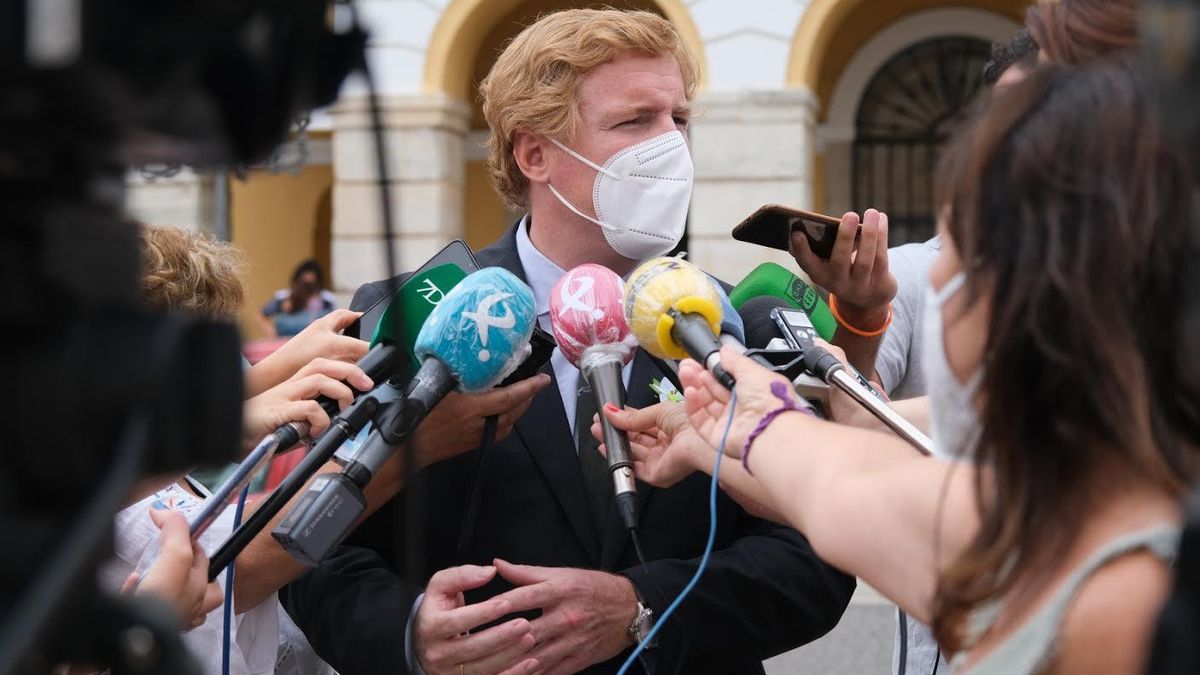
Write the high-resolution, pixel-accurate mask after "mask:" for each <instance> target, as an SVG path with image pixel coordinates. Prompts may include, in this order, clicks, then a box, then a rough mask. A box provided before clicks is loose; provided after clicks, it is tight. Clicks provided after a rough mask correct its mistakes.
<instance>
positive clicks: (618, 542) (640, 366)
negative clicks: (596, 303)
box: [600, 349, 662, 570]
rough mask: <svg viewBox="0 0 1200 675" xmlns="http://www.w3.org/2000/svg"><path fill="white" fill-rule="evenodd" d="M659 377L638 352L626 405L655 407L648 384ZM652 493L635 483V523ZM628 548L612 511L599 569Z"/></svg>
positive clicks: (612, 563)
mask: <svg viewBox="0 0 1200 675" xmlns="http://www.w3.org/2000/svg"><path fill="white" fill-rule="evenodd" d="M661 377H662V373H659V372H658V368H656V367H655V365H654V363H653V362H651V361H650V359H649V358H647V357H646V353H645V352H644V351H642V350H641V349H638V350H637V354H636V355H635V356H634V359H633V370H632V371H631V372H630V373H629V391H628V392H627V394H626V396H625V402H626V405H628V406H629V407H631V408H638V409H640V408H646V407H649V406H652V405H654V404H655V403H658V396H657V395H656V394H655V393H654V392H653V391H652V390H651V389H650V381H651V380H653V379H655V378H661ZM655 490H656V488H654V486H652V485H648V484H646V483H643V482H642V481H640V480H639V481H638V482H637V513H638V519H639V521H640V520H641V519H642V518H643V517H644V516H645V513H646V506H647V504H649V503H650V497H651V496H652V495H653V494H654V492H655ZM628 545H629V532H627V531H626V530H625V526H624V525H623V524H622V523H621V519H620V518H619V517H618V516H617V512H616V509H613V511H612V513H611V514H609V518H608V526H607V527H606V529H605V532H604V542H603V544H602V546H601V549H600V568H601V569H605V570H608V569H612V568H613V567H614V566H615V565H616V564H617V561H618V560H620V558H621V554H622V553H624V551H625V548H626V547H627V546H628Z"/></svg>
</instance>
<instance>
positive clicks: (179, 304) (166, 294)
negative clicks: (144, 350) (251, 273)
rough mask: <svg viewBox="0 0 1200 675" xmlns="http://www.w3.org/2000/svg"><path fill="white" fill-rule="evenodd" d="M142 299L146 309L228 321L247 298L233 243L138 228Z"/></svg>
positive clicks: (241, 259)
mask: <svg viewBox="0 0 1200 675" xmlns="http://www.w3.org/2000/svg"><path fill="white" fill-rule="evenodd" d="M140 229H141V242H142V278H141V282H140V287H141V293H142V297H143V298H144V299H145V301H146V304H148V305H149V306H150V307H152V308H154V309H157V310H162V311H182V312H191V313H194V314H199V315H202V316H206V317H209V318H214V319H231V318H233V316H234V315H235V314H237V312H238V310H240V309H241V307H242V303H243V302H244V301H245V298H246V288H245V286H244V284H243V283H242V273H243V272H244V271H245V269H246V262H245V257H244V256H243V255H242V252H241V251H239V250H238V249H237V248H236V247H234V246H233V245H232V244H228V243H226V242H222V241H218V240H216V239H214V238H213V237H211V236H210V235H207V234H193V233H191V232H187V231H185V230H182V229H179V228H177V227H169V226H162V225H141V226H140Z"/></svg>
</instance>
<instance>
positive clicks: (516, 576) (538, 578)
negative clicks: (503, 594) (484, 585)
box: [493, 558, 554, 586]
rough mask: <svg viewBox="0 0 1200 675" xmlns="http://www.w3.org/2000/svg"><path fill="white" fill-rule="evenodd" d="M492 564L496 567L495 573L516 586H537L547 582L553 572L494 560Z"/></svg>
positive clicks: (497, 559)
mask: <svg viewBox="0 0 1200 675" xmlns="http://www.w3.org/2000/svg"><path fill="white" fill-rule="evenodd" d="M493 563H494V564H495V565H496V572H498V573H499V574H500V576H502V577H504V578H505V579H507V580H509V581H511V582H512V583H514V584H517V585H518V586H525V585H528V584H537V583H541V582H543V581H549V580H550V579H551V578H552V576H553V574H554V570H553V569H552V568H549V567H535V566H533V565H516V564H513V563H510V562H508V561H507V560H501V559H500V558H496V559H495V560H494V561H493Z"/></svg>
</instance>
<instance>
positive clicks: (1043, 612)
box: [950, 525, 1181, 675]
mask: <svg viewBox="0 0 1200 675" xmlns="http://www.w3.org/2000/svg"><path fill="white" fill-rule="evenodd" d="M1180 532H1181V530H1180V528H1179V527H1178V526H1175V525H1160V526H1156V527H1153V528H1149V529H1145V530H1140V531H1137V532H1131V533H1129V534H1126V535H1122V536H1120V537H1117V538H1116V539H1114V540H1112V541H1110V542H1108V543H1107V544H1105V545H1103V546H1101V547H1100V548H1099V549H1097V550H1096V551H1095V552H1094V553H1092V554H1091V555H1090V556H1089V557H1088V559H1087V560H1085V561H1084V562H1083V564H1082V565H1080V566H1079V567H1077V568H1076V569H1075V570H1073V571H1072V572H1071V574H1070V575H1069V576H1067V578H1066V580H1065V581H1064V582H1063V583H1062V585H1061V586H1060V587H1059V588H1058V589H1057V590H1056V591H1055V592H1054V594H1053V595H1052V596H1051V597H1050V600H1049V601H1048V602H1046V604H1045V605H1044V606H1042V607H1041V608H1040V609H1039V610H1038V611H1037V612H1036V613H1034V614H1033V615H1032V616H1030V617H1029V618H1028V619H1026V620H1025V623H1024V624H1022V625H1021V626H1020V627H1019V628H1018V629H1017V630H1016V631H1015V632H1013V633H1012V634H1011V635H1009V636H1008V637H1006V638H1005V639H1004V641H1003V642H1001V643H1000V644H998V645H996V646H995V647H994V648H992V649H991V650H990V651H988V653H987V654H985V655H984V656H983V658H982V659H980V660H979V661H978V662H976V663H975V664H974V665H973V666H971V667H970V669H969V670H965V671H964V670H963V669H962V668H963V664H964V663H965V661H966V658H967V656H968V652H966V651H963V652H959V653H958V654H957V655H956V656H955V657H954V659H953V660H952V661H951V662H950V667H951V672H954V673H966V674H969V675H1020V674H1028V673H1037V672H1039V671H1040V670H1041V669H1042V668H1043V667H1044V666H1046V665H1047V664H1048V663H1049V661H1050V659H1051V657H1052V656H1053V655H1054V653H1055V646H1056V642H1057V641H1058V633H1059V630H1060V629H1061V628H1062V623H1063V621H1064V620H1065V619H1066V614H1067V610H1068V609H1069V608H1070V606H1071V601H1072V600H1074V599H1075V594H1076V593H1077V592H1078V591H1079V587H1080V586H1082V585H1083V583H1084V582H1085V581H1087V579H1088V578H1089V577H1090V576H1092V574H1094V573H1095V572H1096V571H1097V570H1099V569H1100V568H1101V567H1103V566H1104V565H1105V564H1106V563H1108V562H1111V561H1112V560H1113V559H1115V558H1118V557H1120V556H1122V555H1125V554H1127V553H1132V552H1134V551H1139V550H1141V549H1146V550H1148V551H1150V552H1151V553H1153V554H1154V555H1157V556H1158V557H1159V558H1161V559H1162V560H1163V561H1164V562H1166V563H1167V564H1168V565H1169V564H1172V563H1173V562H1174V559H1175V554H1176V552H1177V551H1178V549H1179V537H1180ZM1002 609H1003V602H1002V601H1001V600H997V601H993V602H991V603H988V604H986V605H984V606H982V607H980V608H979V609H977V610H976V611H975V612H974V613H972V614H971V616H970V618H969V619H968V623H967V637H968V639H969V640H968V643H967V644H972V643H974V642H976V641H977V640H978V639H979V638H980V637H982V636H983V634H984V633H985V632H986V631H987V630H988V629H989V628H990V627H991V626H992V625H993V624H994V623H996V620H997V619H998V618H999V617H1000V612H1001V610H1002Z"/></svg>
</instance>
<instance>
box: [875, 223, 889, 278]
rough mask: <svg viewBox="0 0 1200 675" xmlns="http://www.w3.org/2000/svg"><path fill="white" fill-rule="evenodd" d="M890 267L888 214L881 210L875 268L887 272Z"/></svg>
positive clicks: (876, 239)
mask: <svg viewBox="0 0 1200 675" xmlns="http://www.w3.org/2000/svg"><path fill="white" fill-rule="evenodd" d="M887 269H888V215H887V214H886V213H884V212H883V211H880V212H879V234H878V235H876V237H875V270H876V271H877V272H886V271H887Z"/></svg>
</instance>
